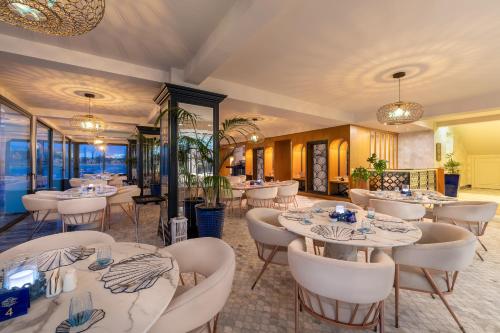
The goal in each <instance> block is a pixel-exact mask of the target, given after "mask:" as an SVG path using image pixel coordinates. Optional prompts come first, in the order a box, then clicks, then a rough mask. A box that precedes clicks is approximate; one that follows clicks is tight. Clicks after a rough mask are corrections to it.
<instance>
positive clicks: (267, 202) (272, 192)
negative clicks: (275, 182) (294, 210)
mask: <svg viewBox="0 0 500 333" xmlns="http://www.w3.org/2000/svg"><path fill="white" fill-rule="evenodd" d="M277 195H278V188H277V187H275V186H273V187H262V188H256V189H251V190H247V191H246V196H247V206H248V208H250V207H252V208H253V207H267V208H272V207H273V206H274V199H275V198H276V196H277Z"/></svg>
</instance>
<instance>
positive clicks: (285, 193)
mask: <svg viewBox="0 0 500 333" xmlns="http://www.w3.org/2000/svg"><path fill="white" fill-rule="evenodd" d="M297 193H299V182H298V181H295V180H294V181H291V182H290V184H288V185H283V186H278V193H277V195H278V197H291V196H294V195H297Z"/></svg>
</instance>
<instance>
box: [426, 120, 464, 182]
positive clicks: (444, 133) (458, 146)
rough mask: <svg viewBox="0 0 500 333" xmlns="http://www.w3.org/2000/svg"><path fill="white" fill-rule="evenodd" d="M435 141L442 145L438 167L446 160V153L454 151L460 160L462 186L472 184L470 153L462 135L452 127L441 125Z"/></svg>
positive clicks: (436, 132) (456, 157)
mask: <svg viewBox="0 0 500 333" xmlns="http://www.w3.org/2000/svg"><path fill="white" fill-rule="evenodd" d="M434 140H435V142H436V143H437V142H440V143H441V145H442V149H441V150H442V156H441V161H440V162H438V161H436V167H442V166H443V164H444V163H445V162H446V154H449V153H454V154H455V155H454V157H453V158H454V159H455V160H456V161H458V162H460V163H461V164H462V165H461V166H460V186H464V185H469V184H471V170H470V163H469V158H468V156H469V154H468V152H467V149H466V148H465V145H464V142H463V140H462V137H461V135H460V134H459V133H458V132H457V131H456V130H455V129H453V128H451V127H440V128H438V129H436V131H435V137H434Z"/></svg>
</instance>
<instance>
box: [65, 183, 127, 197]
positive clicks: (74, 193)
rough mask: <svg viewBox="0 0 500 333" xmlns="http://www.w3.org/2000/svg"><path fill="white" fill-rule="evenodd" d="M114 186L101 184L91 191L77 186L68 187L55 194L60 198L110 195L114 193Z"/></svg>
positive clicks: (115, 190) (115, 189)
mask: <svg viewBox="0 0 500 333" xmlns="http://www.w3.org/2000/svg"><path fill="white" fill-rule="evenodd" d="M117 191H118V188H117V187H116V186H110V185H102V186H101V187H99V186H96V187H94V189H93V190H92V191H86V192H85V191H82V190H81V188H79V187H74V188H70V189H69V190H66V191H64V192H63V193H61V194H59V195H58V196H57V198H58V199H60V200H68V199H82V198H98V197H110V196H113V195H115V194H116V192H117Z"/></svg>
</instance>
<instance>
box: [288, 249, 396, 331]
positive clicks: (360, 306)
mask: <svg viewBox="0 0 500 333" xmlns="http://www.w3.org/2000/svg"><path fill="white" fill-rule="evenodd" d="M370 261H371V262H370V263H362V262H353V261H345V260H337V259H331V258H325V257H321V256H316V255H313V254H311V253H308V252H307V251H306V246H305V242H304V240H303V239H297V240H294V241H293V242H291V243H290V245H289V246H288V262H289V265H290V271H291V273H292V276H293V278H294V279H295V281H296V284H295V292H294V297H295V332H301V329H300V325H299V307H301V308H302V309H304V310H305V311H306V312H308V313H310V314H311V315H313V316H314V317H315V318H318V319H321V320H324V321H326V322H328V323H331V324H334V325H337V326H340V327H348V328H357V329H370V328H376V327H377V326H378V327H379V328H380V330H379V332H383V331H384V300H385V299H386V298H387V296H389V294H390V293H391V289H392V284H393V281H394V262H393V261H392V259H391V258H390V257H389V256H388V255H387V254H385V253H384V252H382V251H378V250H375V251H373V252H372V255H371V260H370Z"/></svg>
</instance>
